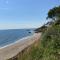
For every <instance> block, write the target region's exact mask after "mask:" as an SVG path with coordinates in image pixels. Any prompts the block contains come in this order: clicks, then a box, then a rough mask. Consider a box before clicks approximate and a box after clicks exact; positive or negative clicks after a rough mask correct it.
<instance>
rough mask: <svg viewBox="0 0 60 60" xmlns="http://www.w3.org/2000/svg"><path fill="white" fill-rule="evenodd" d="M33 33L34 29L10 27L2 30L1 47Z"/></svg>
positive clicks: (0, 34) (0, 31)
mask: <svg viewBox="0 0 60 60" xmlns="http://www.w3.org/2000/svg"><path fill="white" fill-rule="evenodd" d="M32 34H33V29H9V30H0V47H4V46H6V45H8V44H11V43H14V42H16V41H18V40H19V39H22V38H24V37H27V36H30V35H32Z"/></svg>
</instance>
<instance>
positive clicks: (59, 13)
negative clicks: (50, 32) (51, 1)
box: [47, 6, 60, 21]
mask: <svg viewBox="0 0 60 60" xmlns="http://www.w3.org/2000/svg"><path fill="white" fill-rule="evenodd" d="M48 18H50V19H52V20H54V21H55V20H58V19H60V6H58V7H54V8H52V9H50V10H49V12H48V16H47V19H48Z"/></svg>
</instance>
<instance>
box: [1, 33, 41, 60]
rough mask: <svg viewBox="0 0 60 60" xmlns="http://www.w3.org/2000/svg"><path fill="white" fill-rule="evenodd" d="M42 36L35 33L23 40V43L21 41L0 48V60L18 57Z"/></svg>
mask: <svg viewBox="0 0 60 60" xmlns="http://www.w3.org/2000/svg"><path fill="white" fill-rule="evenodd" d="M40 35H41V34H40V33H35V34H34V35H32V36H29V37H27V38H23V39H22V40H21V41H20V40H19V41H17V42H15V43H13V44H10V45H8V46H5V47H3V48H0V60H6V59H9V58H12V57H14V56H16V55H17V54H18V53H19V52H21V51H22V50H23V49H25V48H26V47H28V46H29V45H31V44H33V43H34V42H35V41H37V40H38V39H39V38H40Z"/></svg>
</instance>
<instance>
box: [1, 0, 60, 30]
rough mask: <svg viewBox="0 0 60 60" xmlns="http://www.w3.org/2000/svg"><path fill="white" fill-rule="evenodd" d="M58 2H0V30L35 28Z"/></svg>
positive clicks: (2, 0)
mask: <svg viewBox="0 0 60 60" xmlns="http://www.w3.org/2000/svg"><path fill="white" fill-rule="evenodd" d="M59 4H60V1H59V0H0V29H21V28H36V27H39V26H42V25H43V24H44V23H45V22H46V16H47V12H48V10H49V9H51V8H53V7H55V6H58V5H59Z"/></svg>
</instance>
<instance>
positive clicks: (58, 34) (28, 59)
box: [9, 25, 60, 60]
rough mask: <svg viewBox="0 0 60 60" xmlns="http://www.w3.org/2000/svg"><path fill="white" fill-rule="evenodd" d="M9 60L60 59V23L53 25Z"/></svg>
mask: <svg viewBox="0 0 60 60" xmlns="http://www.w3.org/2000/svg"><path fill="white" fill-rule="evenodd" d="M9 60H60V25H52V26H50V27H49V28H47V30H46V31H45V33H42V36H41V39H40V40H39V41H37V42H35V43H34V44H33V45H31V46H29V47H28V48H26V49H24V50H23V51H22V52H21V53H19V54H18V55H17V56H15V57H13V58H12V59H9Z"/></svg>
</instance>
